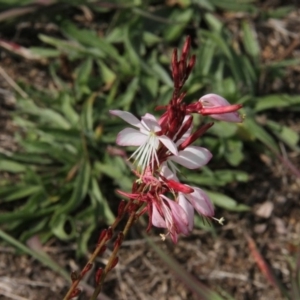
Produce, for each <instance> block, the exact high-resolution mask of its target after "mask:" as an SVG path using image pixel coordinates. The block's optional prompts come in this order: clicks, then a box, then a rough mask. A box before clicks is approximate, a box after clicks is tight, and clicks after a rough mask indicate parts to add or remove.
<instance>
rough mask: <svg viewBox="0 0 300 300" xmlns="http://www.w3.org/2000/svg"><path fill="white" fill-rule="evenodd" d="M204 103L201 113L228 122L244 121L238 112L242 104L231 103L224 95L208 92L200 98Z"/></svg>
mask: <svg viewBox="0 0 300 300" xmlns="http://www.w3.org/2000/svg"><path fill="white" fill-rule="evenodd" d="M199 101H200V103H201V104H202V109H201V114H202V115H209V116H210V117H212V118H214V119H217V120H221V121H227V122H235V123H239V122H242V121H243V119H242V118H241V116H240V115H239V113H238V112H237V110H238V109H240V108H241V107H242V106H241V105H240V104H235V105H230V103H229V102H228V101H227V100H226V99H225V98H223V97H221V96H219V95H216V94H207V95H205V96H203V97H201V98H200V99H199Z"/></svg>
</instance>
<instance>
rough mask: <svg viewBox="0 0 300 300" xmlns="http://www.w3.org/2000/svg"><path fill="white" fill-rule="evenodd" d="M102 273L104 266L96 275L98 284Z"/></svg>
mask: <svg viewBox="0 0 300 300" xmlns="http://www.w3.org/2000/svg"><path fill="white" fill-rule="evenodd" d="M102 274H103V269H102V268H99V269H98V270H97V272H96V275H95V281H96V284H99V282H100V279H101V277H102Z"/></svg>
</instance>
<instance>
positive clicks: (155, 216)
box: [151, 204, 167, 228]
mask: <svg viewBox="0 0 300 300" xmlns="http://www.w3.org/2000/svg"><path fill="white" fill-rule="evenodd" d="M151 221H152V225H153V226H155V227H159V228H167V225H166V221H165V220H164V219H163V218H162V216H161V214H160V213H159V212H158V210H157V207H156V205H155V204H153V205H152V220H151Z"/></svg>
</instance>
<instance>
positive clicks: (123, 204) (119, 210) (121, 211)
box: [118, 200, 126, 218]
mask: <svg viewBox="0 0 300 300" xmlns="http://www.w3.org/2000/svg"><path fill="white" fill-rule="evenodd" d="M125 205H126V202H125V201H124V200H122V201H121V202H120V204H119V207H118V218H120V217H121V216H122V215H123V214H124V208H125Z"/></svg>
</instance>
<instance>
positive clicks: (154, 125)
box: [141, 117, 161, 132]
mask: <svg viewBox="0 0 300 300" xmlns="http://www.w3.org/2000/svg"><path fill="white" fill-rule="evenodd" d="M141 124H142V126H143V127H144V128H145V129H146V130H147V131H152V132H157V131H160V130H161V127H160V125H159V124H158V122H157V121H156V119H155V118H154V120H153V119H152V118H145V117H142V121H141Z"/></svg>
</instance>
